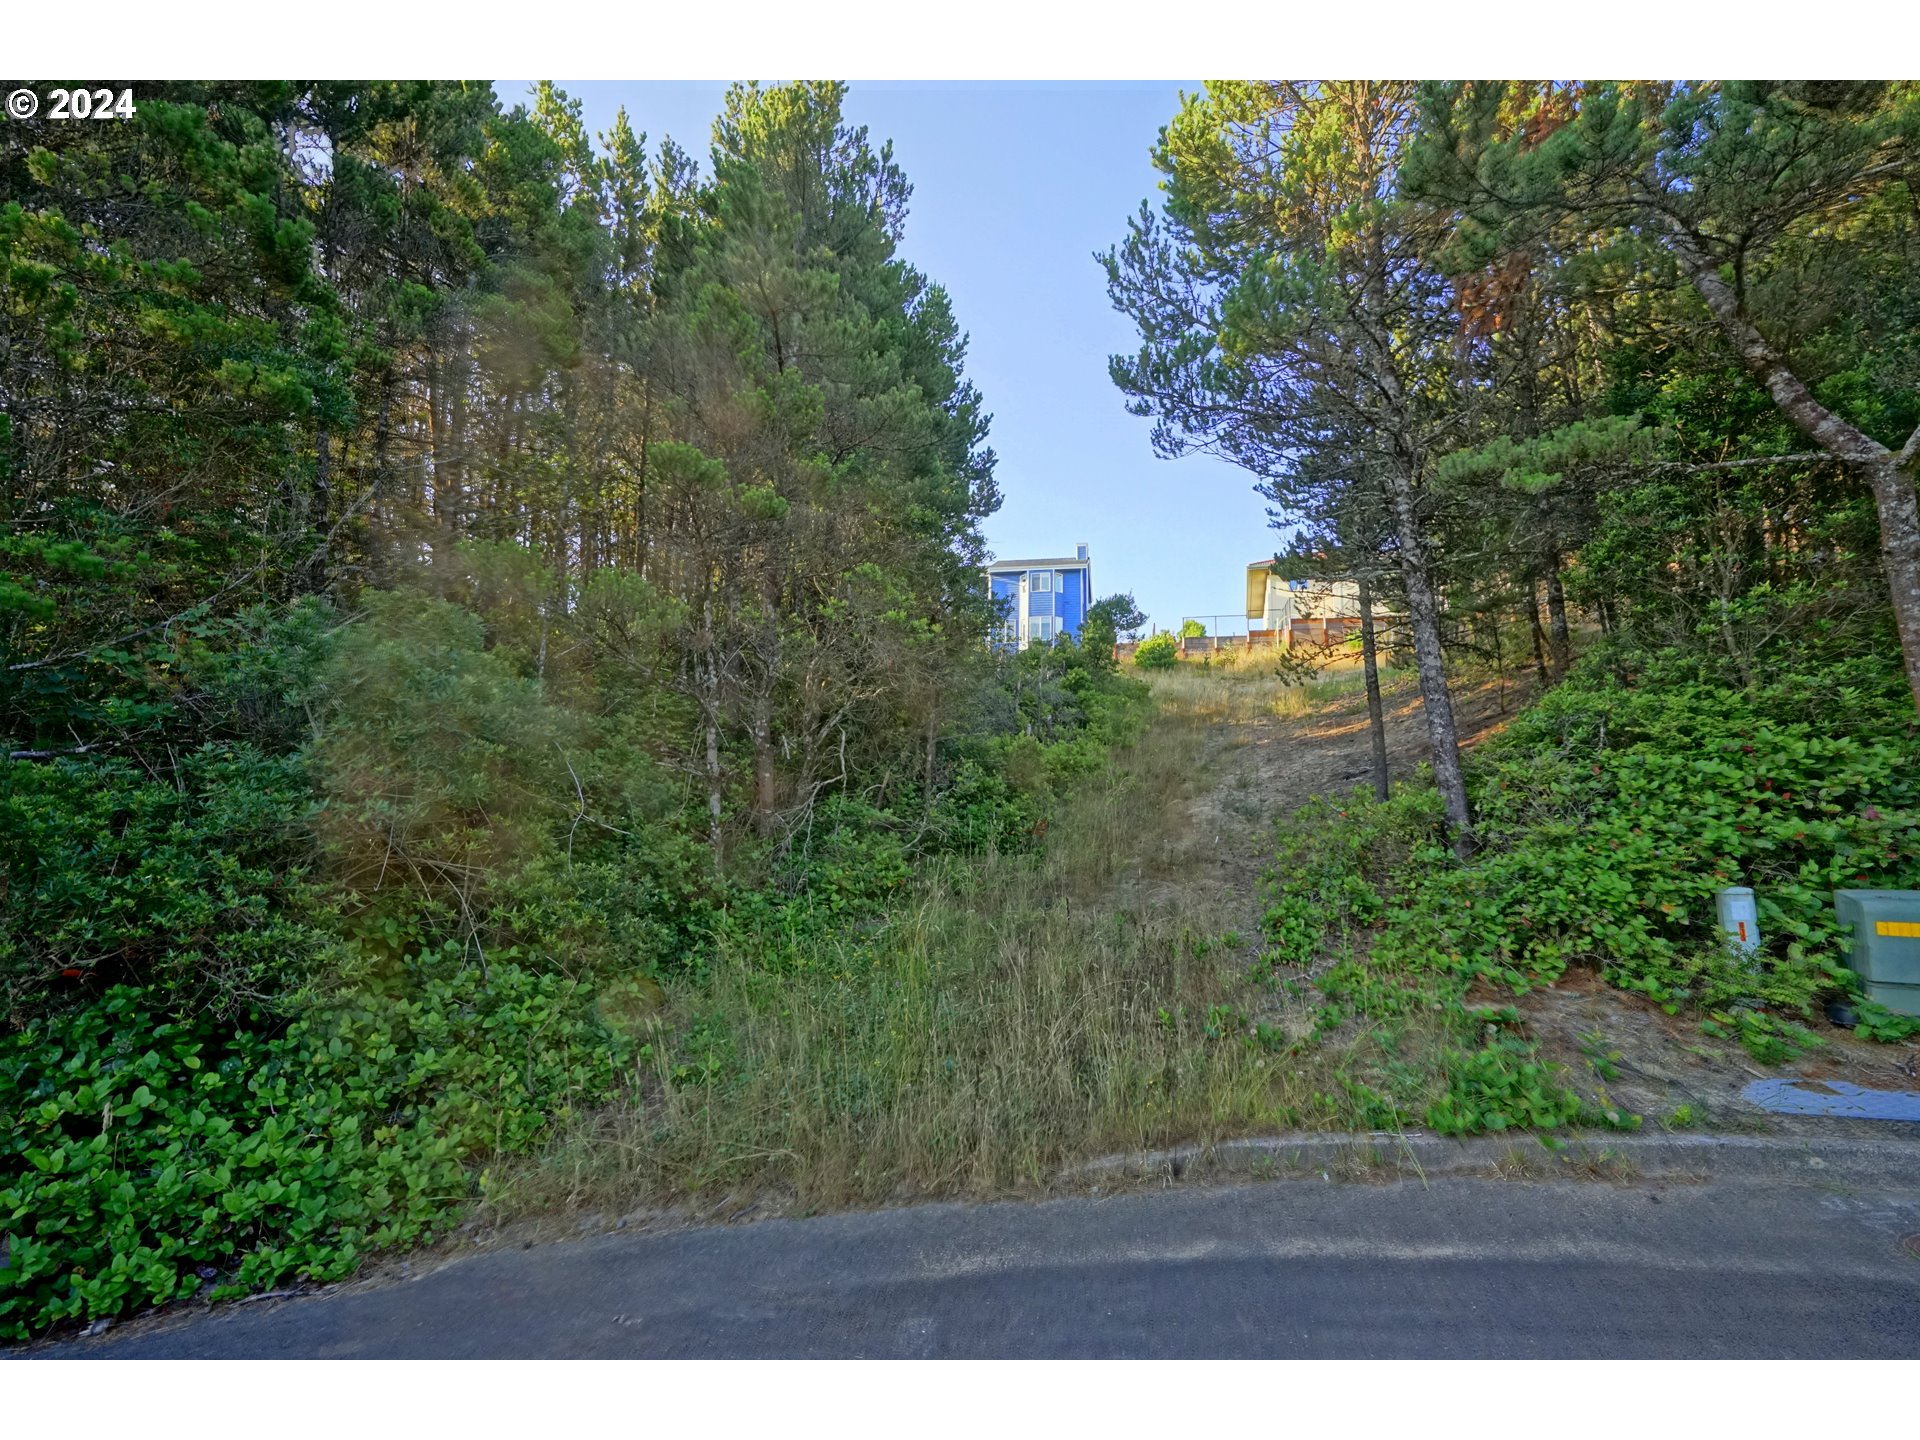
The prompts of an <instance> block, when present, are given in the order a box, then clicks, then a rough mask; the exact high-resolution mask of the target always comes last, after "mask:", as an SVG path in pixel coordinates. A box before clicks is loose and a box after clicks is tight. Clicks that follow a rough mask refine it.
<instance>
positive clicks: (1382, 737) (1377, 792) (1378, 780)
mask: <svg viewBox="0 0 1920 1440" xmlns="http://www.w3.org/2000/svg"><path fill="white" fill-rule="evenodd" d="M1359 584H1360V660H1361V664H1362V666H1363V668H1364V669H1365V670H1366V672H1367V729H1368V731H1369V739H1370V740H1371V741H1372V745H1373V798H1374V799H1376V800H1378V801H1380V802H1381V803H1382V804H1385V803H1386V801H1387V798H1388V796H1390V795H1391V794H1392V793H1393V777H1392V776H1391V775H1389V774H1388V773H1387V712H1386V706H1384V705H1383V704H1381V701H1380V654H1379V650H1378V649H1377V648H1376V644H1375V640H1374V633H1373V587H1372V586H1371V585H1369V584H1368V583H1367V578H1366V576H1364V575H1362V576H1361V577H1360V582H1359Z"/></svg>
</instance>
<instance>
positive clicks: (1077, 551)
mask: <svg viewBox="0 0 1920 1440" xmlns="http://www.w3.org/2000/svg"><path fill="white" fill-rule="evenodd" d="M1073 558H1074V559H1076V560H1084V559H1086V558H1087V542H1086V541H1084V540H1082V541H1081V542H1080V543H1079V544H1078V545H1076V546H1074V547H1073Z"/></svg>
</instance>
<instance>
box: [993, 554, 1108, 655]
mask: <svg viewBox="0 0 1920 1440" xmlns="http://www.w3.org/2000/svg"><path fill="white" fill-rule="evenodd" d="M987 583H988V585H989V586H991V587H992V590H993V598H994V599H995V600H998V601H1001V602H1002V606H1001V612H1000V614H1001V621H1000V626H999V628H997V629H996V630H995V631H994V633H993V644H994V646H995V648H996V649H1002V650H1024V649H1026V648H1027V646H1029V645H1032V644H1036V643H1039V644H1051V643H1052V642H1053V641H1055V640H1057V639H1059V638H1060V636H1062V635H1078V634H1079V633H1080V623H1081V622H1082V621H1083V620H1085V619H1086V618H1087V606H1088V605H1090V604H1092V603H1093V565H1092V563H1091V562H1090V561H1089V560H1088V559H1087V547H1086V546H1085V545H1078V546H1075V547H1074V553H1073V555H1072V556H1071V557H1070V558H1064V559H1063V558H1052V559H1045V558H1043V559H1039V560H996V561H994V562H993V564H991V565H989V566H988V567H987Z"/></svg>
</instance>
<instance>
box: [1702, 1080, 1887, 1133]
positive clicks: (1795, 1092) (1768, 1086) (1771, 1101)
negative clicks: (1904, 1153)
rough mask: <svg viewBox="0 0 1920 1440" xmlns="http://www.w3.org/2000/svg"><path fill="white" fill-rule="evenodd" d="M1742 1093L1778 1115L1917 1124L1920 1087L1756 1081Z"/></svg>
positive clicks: (1814, 1081) (1840, 1082) (1838, 1082)
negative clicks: (1885, 1088) (1819, 1116)
mask: <svg viewBox="0 0 1920 1440" xmlns="http://www.w3.org/2000/svg"><path fill="white" fill-rule="evenodd" d="M1740 1093H1741V1095H1743V1096H1744V1097H1745V1098H1746V1099H1748V1100H1751V1101H1752V1102H1753V1103H1754V1104H1755V1105H1758V1106H1759V1107H1760V1108H1761V1109H1763V1110H1771V1111H1773V1112H1774V1113H1775V1114H1777V1115H1828V1116H1832V1117H1833V1118H1835V1119H1840V1120H1911V1121H1913V1122H1915V1123H1916V1124H1920V1090H1870V1089H1868V1088H1867V1087H1865V1086H1864V1085H1850V1084H1848V1083H1847V1082H1846V1081H1845V1080H1787V1079H1779V1080H1756V1081H1754V1082H1753V1083H1752V1084H1751V1085H1749V1086H1747V1088H1746V1089H1744V1090H1742V1091H1741V1092H1740Z"/></svg>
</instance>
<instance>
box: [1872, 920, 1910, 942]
mask: <svg viewBox="0 0 1920 1440" xmlns="http://www.w3.org/2000/svg"><path fill="white" fill-rule="evenodd" d="M1873 933H1874V934H1876V935H1903V936H1905V937H1906V938H1907V939H1909V940H1920V920H1876V921H1874V922H1873Z"/></svg>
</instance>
